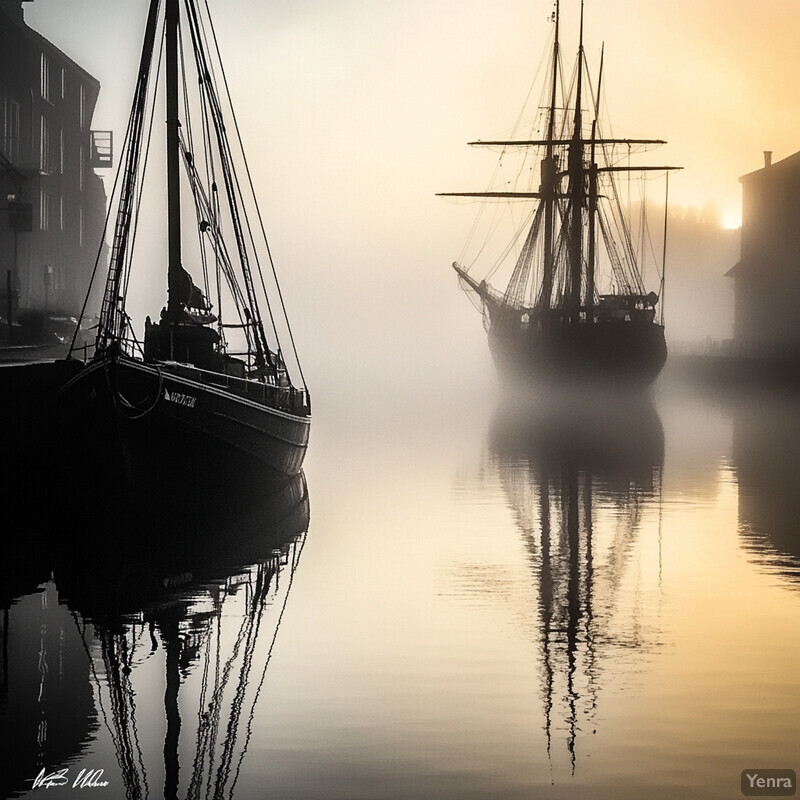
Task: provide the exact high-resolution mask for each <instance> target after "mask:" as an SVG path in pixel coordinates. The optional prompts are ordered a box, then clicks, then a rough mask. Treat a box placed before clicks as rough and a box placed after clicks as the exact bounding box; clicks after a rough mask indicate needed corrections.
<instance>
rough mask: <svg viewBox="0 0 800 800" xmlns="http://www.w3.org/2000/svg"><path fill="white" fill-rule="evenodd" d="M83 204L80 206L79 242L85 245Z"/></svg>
mask: <svg viewBox="0 0 800 800" xmlns="http://www.w3.org/2000/svg"><path fill="white" fill-rule="evenodd" d="M83 226H84V222H83V206H78V244H79V245H80V246H81V247H83V241H84V236H85V233H86V232H85V231H84V229H83Z"/></svg>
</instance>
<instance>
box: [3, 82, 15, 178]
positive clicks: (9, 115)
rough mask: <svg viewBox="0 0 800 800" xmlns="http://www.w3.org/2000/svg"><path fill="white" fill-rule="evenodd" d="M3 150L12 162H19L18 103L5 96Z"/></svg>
mask: <svg viewBox="0 0 800 800" xmlns="http://www.w3.org/2000/svg"><path fill="white" fill-rule="evenodd" d="M3 151H4V152H5V154H6V155H7V156H8V158H9V159H10V160H11V162H12V163H18V162H19V103H18V102H17V101H16V100H12V99H11V98H10V97H6V108H5V121H4V125H3Z"/></svg>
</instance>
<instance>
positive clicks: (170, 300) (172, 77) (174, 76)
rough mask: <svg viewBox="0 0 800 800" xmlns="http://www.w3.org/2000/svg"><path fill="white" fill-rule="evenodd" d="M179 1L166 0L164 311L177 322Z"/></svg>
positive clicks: (179, 250)
mask: <svg viewBox="0 0 800 800" xmlns="http://www.w3.org/2000/svg"><path fill="white" fill-rule="evenodd" d="M179 14H180V6H179V0H166V18H165V20H166V22H165V24H166V59H167V65H166V66H167V69H166V76H167V223H168V226H169V228H168V230H169V239H168V241H169V261H168V265H169V271H168V275H167V290H168V296H167V314H168V317H169V319H170V320H171V321H173V322H174V321H176V320H177V319H178V318H179V316H180V312H181V310H182V303H181V300H180V296H181V291H180V287H181V270H182V267H181V185H180V177H181V176H180V152H179V148H180V140H179V128H180V122H179V121H178V23H179Z"/></svg>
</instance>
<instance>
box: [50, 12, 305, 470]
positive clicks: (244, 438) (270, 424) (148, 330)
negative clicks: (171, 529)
mask: <svg viewBox="0 0 800 800" xmlns="http://www.w3.org/2000/svg"><path fill="white" fill-rule="evenodd" d="M161 6H162V4H161V3H160V2H159V0H151V3H150V7H149V13H148V19H147V24H146V30H145V35H144V43H143V47H142V53H141V61H140V66H139V70H138V73H137V80H136V87H135V92H134V98H133V104H132V108H131V112H130V117H129V121H128V127H127V132H126V138H125V143H124V145H123V157H122V159H121V161H120V171H119V174H118V176H117V182H116V184H115V197H116V198H117V213H116V222H115V224H114V228H113V235H112V244H111V255H110V263H109V271H108V277H107V280H106V285H105V292H104V295H103V302H102V309H101V315H100V320H99V325H98V329H97V337H96V341H95V352H94V354H93V356H92V358H91V359H90V360H88V361H87V363H85V364H84V363H83V362H82V361H80V360H79V359H77V358H76V357H75V356H76V352H75V351H74V350H73V351H72V352H71V354H70V358H69V359H68V363H69V365H70V370H72V371H74V372H76V373H77V374H74V375H73V376H72V377H71V379H70V380H69V381H68V382H67V383H66V384H65V385H64V387H63V388H62V390H61V398H62V400H64V401H66V402H67V403H69V405H68V407H69V408H70V409H76V408H82V409H83V410H84V412H86V410H87V408H88V409H89V410H88V412H86V413H88V415H89V418H90V421H91V422H92V424H95V423H96V421H97V416H98V415H100V414H105V415H106V416H109V415H113V426H114V430H120V431H122V432H123V435H124V436H125V437H127V439H132V438H136V437H139V436H140V435H144V436H145V438H146V439H147V442H148V443H149V445H148V446H150V445H153V444H154V443H157V442H164V441H166V440H167V439H170V438H172V439H173V440H174V441H176V442H177V444H178V450H180V445H181V442H182V441H186V440H187V439H190V440H193V441H195V442H196V441H197V440H202V441H203V442H204V443H205V444H206V445H207V446H208V447H209V449H210V448H216V449H218V450H220V451H221V452H223V453H226V452H227V453H228V454H232V455H234V456H235V457H237V458H238V457H250V458H253V459H255V461H256V462H257V463H259V464H263V465H265V466H266V467H267V468H269V470H271V471H274V472H276V473H277V474H278V475H289V476H291V475H295V474H297V473H298V472H299V471H300V469H301V465H302V461H303V457H304V455H305V451H306V448H307V443H308V436H309V429H310V421H311V404H310V396H309V392H308V390H307V388H306V386H305V381H304V378H303V373H302V368H301V367H300V363H299V360H298V359H297V353H296V350H295V347H294V338H293V335H292V331H291V327H290V326H289V322H288V317H287V315H286V310H285V306H284V302H283V296H282V294H281V291H280V287H279V286H278V283H277V276H276V274H275V269H274V265H273V263H272V256H271V253H270V249H269V245H268V243H267V239H266V235H265V233H264V227H263V223H262V220H261V215H260V213H259V212H258V207H257V204H256V201H255V193H254V190H253V184H252V180H251V179H250V172H249V169H248V167H247V162H246V159H245V157H244V151H243V148H242V143H241V137H240V136H239V131H238V126H237V124H236V117H235V115H234V113H233V107H232V105H231V101H230V93H229V90H228V86H227V82H226V79H225V72H224V69H223V67H222V64H221V61H220V56H219V50H218V48H217V46H216V42H217V40H216V35H215V33H214V29H213V26H212V24H211V19H210V17H209V15H208V9H207V6H205V5H204V4H203V3H199V2H195V0H165V2H164V8H163V11H162V9H161ZM181 7H183V11H181ZM162 51H163V53H164V61H165V68H164V73H165V78H166V89H165V95H166V150H167V219H168V267H167V290H168V300H167V304H166V307H165V308H164V309H163V310H162V312H161V318H160V320H159V321H157V322H154V323H153V322H151V321H150V318H149V317H148V318H147V321H146V323H145V331H144V343H143V345H142V343H141V342H139V341H138V340H137V338H136V336H135V334H134V332H133V327H132V325H131V321H130V318H129V316H128V314H127V313H126V297H127V294H128V286H129V280H130V278H131V265H132V261H133V250H134V243H135V240H136V232H137V222H138V219H139V217H138V213H139V209H140V206H141V204H142V193H143V188H144V175H145V167H146V164H147V156H148V150H149V142H150V138H151V134H152V128H153V119H154V116H153V115H154V109H155V106H156V88H155V86H154V84H155V83H156V80H155V79H156V78H157V76H158V73H159V71H160V66H159V65H160V61H161V58H160V53H161V52H162ZM191 64H193V67H191V66H190V65H191ZM189 86H196V87H198V90H197V96H194V95H193V94H192V93H190V92H189V90H188V88H187V87H189ZM231 132H235V133H236V136H235V137H234V136H233V135H229V133H231ZM184 187H188V194H189V195H190V196H191V198H192V200H193V205H194V210H193V212H192V213H193V215H196V225H195V229H196V231H197V234H198V236H197V238H198V245H197V248H196V251H195V252H196V257H197V260H196V261H195V262H194V267H193V269H194V272H195V274H197V273H201V274H202V276H203V289H200V288H198V287H197V286H196V285H195V279H196V278H193V277H191V276H190V274H189V273H188V272H187V271H186V270H185V269H184V267H183V253H184V252H185V251H184V244H186V242H185V241H184V235H183V231H182V225H183V226H184V227H188V226H187V221H186V220H183V222H182V214H181V210H182V207H181V194H182V190H183V189H184ZM223 230H224V231H225V232H226V235H227V237H228V239H229V240H230V241H232V242H233V244H232V245H230V248H229V246H228V245H227V244H226V239H225V237H223ZM186 239H188V236H187V237H186ZM98 260H99V259H98ZM141 260H143V259H141V258H140V259H139V261H141ZM262 264H263V265H265V266H268V268H264V269H262ZM198 280H199V279H198ZM268 287H269V289H268ZM212 292H213V293H214V296H215V297H216V301H217V302H216V308H215V309H214V312H213V313H212V308H213V306H212V303H211V302H210V301H209V300H208V298H209V297H211V296H212ZM270 297H271V299H270ZM223 307H224V308H225V309H226V312H225V316H223V311H222V309H223ZM231 308H232V309H233V311H232V312H231V311H230V309H231ZM262 309H266V311H267V312H268V320H269V323H270V327H271V336H270V339H268V337H267V334H266V332H265V319H264V317H262ZM279 331H280V333H279ZM281 337H283V338H284V340H288V342H289V343H290V344H291V347H290V354H291V359H290V360H291V361H292V363H293V370H294V369H296V371H297V372H296V374H297V375H298V376H299V378H300V388H298V387H296V386H295V385H294V383H293V380H292V378H291V377H290V372H289V367H288V366H287V363H286V360H285V355H286V354H285V352H284V350H283V349H282V348H281V344H280V341H281ZM270 341H272V342H273V344H270ZM120 419H121V420H122V421H121V422H120Z"/></svg>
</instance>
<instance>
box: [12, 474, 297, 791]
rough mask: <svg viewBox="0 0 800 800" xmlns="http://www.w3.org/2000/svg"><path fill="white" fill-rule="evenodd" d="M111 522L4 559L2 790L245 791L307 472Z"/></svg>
mask: <svg viewBox="0 0 800 800" xmlns="http://www.w3.org/2000/svg"><path fill="white" fill-rule="evenodd" d="M107 510H108V511H111V509H107ZM95 511H96V509H95ZM108 520H109V526H110V527H109V531H108V533H109V535H108V536H107V537H105V538H103V539H100V538H98V537H95V538H94V539H89V538H86V539H82V538H81V535H80V533H75V534H72V535H70V536H69V537H63V538H62V539H61V540H58V539H57V540H54V541H52V542H49V543H48V546H47V547H46V548H44V547H42V548H40V549H39V551H38V553H37V560H36V561H35V562H34V561H32V559H31V558H27V559H26V560H25V561H24V562H23V561H22V560H20V561H19V562H18V563H16V564H11V565H9V564H7V565H6V567H7V570H4V572H5V575H4V578H6V579H7V580H5V582H4V589H5V593H4V595H3V597H2V601H3V608H4V609H5V610H4V612H3V620H2V621H3V630H2V643H3V659H2V664H3V669H2V683H1V684H0V691H2V694H0V736H2V739H0V745H2V752H3V758H4V764H5V767H6V769H4V771H3V778H2V780H0V790H2V791H0V796H2V797H14V796H20V795H22V794H25V793H27V792H30V791H32V790H38V789H44V788H46V789H47V796H48V797H59V796H69V795H70V793H71V792H72V791H73V789H74V788H93V789H95V790H96V793H99V794H100V796H113V797H128V798H148V797H161V796H164V797H166V798H172V797H177V796H186V797H201V796H214V797H218V796H223V795H224V796H226V797H227V796H233V794H234V790H235V787H236V783H237V780H238V779H239V775H240V771H241V769H242V764H243V762H244V759H245V755H246V751H247V748H248V744H249V740H250V729H251V725H252V722H253V715H254V713H255V708H256V704H257V701H258V698H259V693H260V691H261V688H262V685H263V682H264V678H265V674H266V670H267V667H268V665H269V663H270V658H271V654H272V645H273V643H274V641H275V637H276V635H277V632H278V626H279V625H280V622H281V618H282V615H283V609H284V607H285V603H286V600H287V597H288V593H289V589H290V588H291V584H292V577H293V574H294V570H295V567H296V566H297V563H298V559H299V558H300V554H301V552H302V549H303V544H304V541H305V535H306V531H307V528H308V523H309V502H308V494H307V491H306V483H305V478H304V476H303V474H302V473H300V474H299V475H298V476H297V477H296V478H295V479H294V480H293V481H291V482H290V483H288V484H286V485H285V486H284V487H283V488H281V489H280V490H276V491H275V492H274V493H272V494H270V495H269V496H268V497H267V498H266V499H265V498H263V497H262V498H261V499H260V500H259V501H258V505H257V506H256V507H250V508H249V509H248V510H247V513H246V516H243V515H236V517H235V518H233V519H231V518H225V519H220V518H205V519H204V520H200V519H194V520H193V522H192V524H191V525H189V526H186V527H184V528H177V527H175V528H173V529H171V530H169V531H165V530H155V529H153V528H152V526H151V527H150V528H148V527H146V526H143V525H142V526H141V527H140V523H138V522H133V521H130V522H128V523H127V524H126V522H125V521H124V520H120V519H114V518H113V516H112V515H111V514H109V516H108ZM90 522H92V525H89V523H90ZM84 523H85V524H84V528H86V527H89V528H92V529H93V528H94V525H95V524H96V520H95V521H92V520H88V519H86V520H85V521H84ZM78 530H79V529H78ZM12 571H13V572H14V580H13V581H11V580H10V575H11V573H12ZM189 709H193V710H192V711H191V713H190V712H189ZM62 793H63V795H62Z"/></svg>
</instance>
